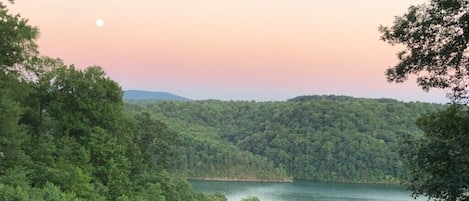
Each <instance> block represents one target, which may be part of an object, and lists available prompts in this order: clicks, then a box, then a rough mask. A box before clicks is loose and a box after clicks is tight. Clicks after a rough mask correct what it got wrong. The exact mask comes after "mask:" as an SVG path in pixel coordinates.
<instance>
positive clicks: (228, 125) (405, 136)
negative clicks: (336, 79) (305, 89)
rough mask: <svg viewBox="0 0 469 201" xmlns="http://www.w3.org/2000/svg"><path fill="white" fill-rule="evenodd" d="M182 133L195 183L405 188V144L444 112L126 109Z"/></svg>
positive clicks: (352, 106)
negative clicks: (426, 120) (307, 182)
mask: <svg viewBox="0 0 469 201" xmlns="http://www.w3.org/2000/svg"><path fill="white" fill-rule="evenodd" d="M125 108H126V110H127V111H128V112H129V113H130V114H135V113H141V112H148V113H150V114H152V115H154V116H155V117H157V118H158V119H160V120H161V121H163V122H165V123H167V124H168V125H169V127H170V128H171V129H172V130H175V131H177V132H178V133H180V135H181V137H182V139H183V140H182V145H183V146H181V147H180V148H179V154H180V158H179V160H178V162H177V165H176V167H177V169H178V171H179V172H180V173H181V174H183V175H185V176H186V177H188V178H205V179H207V178H213V179H217V178H225V179H227V178H228V179H230V178H231V179H241V180H242V179H248V180H249V179H252V180H271V181H288V180H291V179H313V180H323V181H338V182H364V183H398V182H400V181H401V180H402V179H403V176H405V175H406V167H405V164H404V163H403V162H402V161H401V159H400V156H399V151H400V147H399V145H400V144H403V141H405V140H409V139H413V138H418V137H419V136H421V135H422V131H421V130H419V128H418V127H417V126H416V125H415V122H416V120H417V119H418V118H419V117H420V116H421V115H423V114H426V113H429V112H436V111H440V110H442V109H444V108H445V106H444V105H441V104H430V103H421V102H411V103H405V102H399V101H396V100H392V99H365V98H352V97H347V96H334V95H330V96H300V97H296V98H293V99H290V100H288V101H277V102H254V101H218V100H203V101H152V100H140V101H127V102H126V106H125Z"/></svg>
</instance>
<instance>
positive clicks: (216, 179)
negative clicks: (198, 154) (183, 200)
mask: <svg viewBox="0 0 469 201" xmlns="http://www.w3.org/2000/svg"><path fill="white" fill-rule="evenodd" d="M187 180H189V181H213V182H217V181H218V182H258V183H293V179H283V180H276V179H239V178H227V177H213V178H187Z"/></svg>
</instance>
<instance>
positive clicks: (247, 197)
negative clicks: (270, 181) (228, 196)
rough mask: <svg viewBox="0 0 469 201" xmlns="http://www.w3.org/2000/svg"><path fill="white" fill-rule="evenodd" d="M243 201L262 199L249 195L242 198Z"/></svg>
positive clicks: (258, 200)
mask: <svg viewBox="0 0 469 201" xmlns="http://www.w3.org/2000/svg"><path fill="white" fill-rule="evenodd" d="M241 201H260V199H259V198H258V197H256V196H252V195H249V196H246V197H244V198H242V199H241Z"/></svg>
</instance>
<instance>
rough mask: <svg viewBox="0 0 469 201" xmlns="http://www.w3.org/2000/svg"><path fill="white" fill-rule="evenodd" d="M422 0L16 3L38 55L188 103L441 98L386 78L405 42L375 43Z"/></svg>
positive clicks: (49, 0) (60, 0)
mask: <svg viewBox="0 0 469 201" xmlns="http://www.w3.org/2000/svg"><path fill="white" fill-rule="evenodd" d="M422 2H424V1H423V0H392V1H390V0H380V1H373V0H353V1H350V0H329V1H315V0H256V1H253V0H233V1H228V0H226V1H225V0H140V1H130V0H119V1H109V0H82V1H63V0H44V1H25V0H17V1H16V3H15V4H14V5H12V6H10V8H11V10H12V11H13V12H15V13H20V14H21V15H22V16H23V17H26V18H28V19H29V22H30V24H32V25H35V26H38V27H39V28H40V31H41V35H40V38H39V40H38V43H39V46H40V50H41V53H42V54H44V55H48V56H51V57H60V58H62V59H63V60H64V61H65V62H66V63H68V64H75V65H77V66H78V67H81V68H84V67H87V66H90V65H100V66H102V67H103V68H104V69H105V70H106V72H107V74H108V75H109V76H110V77H111V78H112V79H113V80H115V81H117V82H119V84H120V85H121V86H122V88H123V89H125V90H127V89H141V90H152V91H167V92H171V93H175V94H178V95H182V96H185V97H188V98H191V99H209V98H212V99H222V100H261V101H263V100H286V99H288V98H293V97H295V96H298V95H310V94H335V95H349V96H355V97H372V98H381V97H385V98H395V99H399V100H405V101H426V102H444V101H446V100H447V99H446V98H445V96H444V93H442V92H441V91H436V90H433V91H431V92H430V93H424V92H422V91H421V90H420V89H419V88H418V87H417V86H416V84H415V82H414V81H409V82H408V83H405V84H399V85H397V84H390V83H388V82H386V78H385V76H384V71H385V69H386V68H387V67H388V66H392V65H394V64H396V62H397V59H396V57H395V53H396V52H397V51H398V50H399V48H398V47H392V46H390V45H388V44H386V43H384V42H382V41H380V40H379V37H380V33H379V32H378V26H379V25H380V24H383V25H390V24H391V23H392V21H393V20H394V16H396V15H401V14H403V13H404V12H405V11H406V9H407V7H409V6H410V5H411V4H420V3H422ZM98 18H102V19H103V20H104V26H103V27H101V28H99V27H97V26H96V24H95V21H96V19H98Z"/></svg>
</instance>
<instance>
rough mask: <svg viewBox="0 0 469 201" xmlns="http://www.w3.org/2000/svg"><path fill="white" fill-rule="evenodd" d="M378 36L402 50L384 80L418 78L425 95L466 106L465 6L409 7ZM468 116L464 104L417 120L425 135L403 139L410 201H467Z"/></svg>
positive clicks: (447, 0)
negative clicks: (441, 93) (436, 92)
mask: <svg viewBox="0 0 469 201" xmlns="http://www.w3.org/2000/svg"><path fill="white" fill-rule="evenodd" d="M380 31H381V33H382V39H383V40H384V41H386V42H389V43H390V44H393V45H394V44H401V45H404V46H405V50H403V51H401V52H399V53H398V58H399V60H400V62H399V63H398V64H397V65H396V66H394V67H391V68H389V69H388V70H387V72H386V75H387V78H388V81H394V82H403V81H405V80H406V79H407V78H408V76H409V75H417V83H418V85H419V86H421V87H422V88H423V89H424V90H426V91H428V90H429V89H431V88H441V89H446V88H449V89H451V91H452V92H451V93H449V94H448V95H449V97H450V98H451V99H452V101H453V102H455V103H459V104H461V103H463V104H464V103H465V104H467V103H469V85H468V83H469V47H468V43H469V1H467V0H431V1H429V3H427V4H422V5H419V6H411V7H410V8H409V10H408V12H407V13H406V14H404V15H403V16H401V17H396V20H395V22H394V24H393V25H392V26H391V27H384V26H381V27H380ZM468 115H469V113H468V110H467V105H452V106H450V107H449V108H447V109H446V110H445V111H442V112H439V113H433V114H429V115H425V116H423V117H422V118H421V119H419V120H418V126H419V127H420V128H421V129H422V130H423V131H424V132H425V134H424V136H423V137H421V138H417V139H412V138H410V139H409V138H407V140H408V143H407V146H405V147H404V149H403V151H402V156H404V158H405V159H406V161H407V163H408V165H409V168H410V176H409V178H408V181H407V182H408V186H409V188H410V189H411V190H412V192H413V195H414V196H415V197H417V196H420V195H425V196H428V197H429V198H434V199H437V200H451V201H453V200H454V201H458V200H469V176H468V174H467V170H469V162H468V158H469V152H467V140H468V137H467V136H469V130H468V128H467V121H468ZM409 147H411V148H409Z"/></svg>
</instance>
